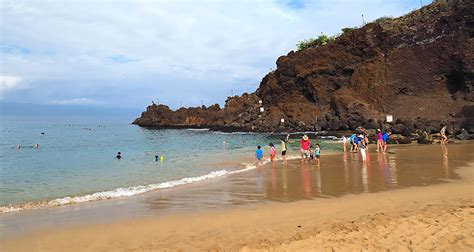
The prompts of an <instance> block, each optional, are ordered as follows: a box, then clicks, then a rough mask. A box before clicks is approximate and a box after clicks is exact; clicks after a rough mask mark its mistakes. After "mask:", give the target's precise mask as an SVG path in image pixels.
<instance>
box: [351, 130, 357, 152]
mask: <svg viewBox="0 0 474 252" xmlns="http://www.w3.org/2000/svg"><path fill="white" fill-rule="evenodd" d="M352 146H353V148H354V153H357V151H358V150H359V138H358V137H357V136H356V134H355V133H354V140H353V145H352Z"/></svg>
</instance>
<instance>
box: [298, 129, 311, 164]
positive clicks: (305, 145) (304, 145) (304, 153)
mask: <svg viewBox="0 0 474 252" xmlns="http://www.w3.org/2000/svg"><path fill="white" fill-rule="evenodd" d="M310 145H311V140H309V137H308V136H307V135H304V136H303V138H301V142H300V150H301V161H304V160H305V159H306V160H307V161H308V160H309V146H310Z"/></svg>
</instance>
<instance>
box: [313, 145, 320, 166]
mask: <svg viewBox="0 0 474 252" xmlns="http://www.w3.org/2000/svg"><path fill="white" fill-rule="evenodd" d="M314 154H315V155H314V158H315V159H316V165H317V166H319V164H320V162H319V159H320V157H321V147H320V146H319V144H316V149H315V151H314Z"/></svg>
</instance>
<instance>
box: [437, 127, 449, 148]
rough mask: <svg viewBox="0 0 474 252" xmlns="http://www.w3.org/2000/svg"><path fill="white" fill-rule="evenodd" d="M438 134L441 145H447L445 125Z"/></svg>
mask: <svg viewBox="0 0 474 252" xmlns="http://www.w3.org/2000/svg"><path fill="white" fill-rule="evenodd" d="M439 134H440V135H441V144H446V143H448V137H447V136H446V125H444V126H443V127H442V128H441V130H440V131H439Z"/></svg>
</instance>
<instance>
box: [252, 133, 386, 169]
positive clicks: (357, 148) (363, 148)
mask: <svg viewBox="0 0 474 252" xmlns="http://www.w3.org/2000/svg"><path fill="white" fill-rule="evenodd" d="M390 135H391V132H390V131H385V132H382V131H381V130H380V129H378V130H377V150H376V151H377V152H379V151H381V152H383V153H387V145H388V139H389V136H390ZM289 137H290V134H288V135H287V136H286V138H284V139H282V140H281V157H282V162H283V164H286V163H287V160H286V154H287V150H288V148H287V144H288V142H289ZM342 143H343V150H344V152H346V151H347V144H348V143H349V144H350V152H353V153H357V152H360V154H361V157H362V161H364V162H365V161H366V159H367V153H368V151H369V137H368V135H367V133H365V132H362V133H359V134H357V133H356V132H354V133H352V134H351V136H350V137H345V136H343V137H342ZM268 146H269V147H270V161H271V162H274V160H275V158H276V153H277V151H276V147H275V145H274V144H273V143H270V144H269V145H268ZM300 152H301V161H311V160H314V161H315V162H316V164H317V165H320V159H321V146H320V145H319V144H316V145H314V146H313V145H311V140H310V139H309V137H308V135H303V137H302V138H301V140H300ZM255 157H256V159H257V165H259V164H262V160H263V158H264V155H263V150H262V147H261V146H260V145H259V146H257V150H256V152H255Z"/></svg>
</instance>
